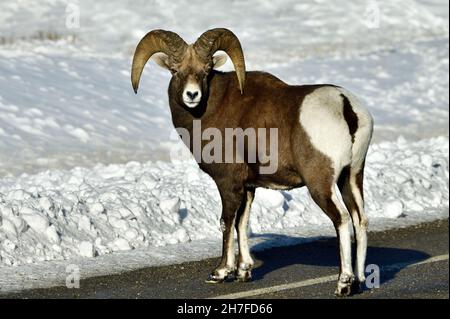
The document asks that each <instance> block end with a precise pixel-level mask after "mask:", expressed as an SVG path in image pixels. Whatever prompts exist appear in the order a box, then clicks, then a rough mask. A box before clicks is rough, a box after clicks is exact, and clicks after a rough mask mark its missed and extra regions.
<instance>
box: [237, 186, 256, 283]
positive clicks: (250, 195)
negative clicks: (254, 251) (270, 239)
mask: <svg viewBox="0 0 450 319" xmlns="http://www.w3.org/2000/svg"><path fill="white" fill-rule="evenodd" d="M254 197H255V189H254V188H249V189H246V194H244V199H243V200H242V203H241V206H240V207H239V210H238V212H237V217H236V221H237V222H236V230H237V234H238V243H239V258H238V265H237V270H236V274H235V279H236V281H239V282H247V281H251V280H252V268H253V265H254V262H253V259H252V257H251V256H250V250H249V247H248V236H247V229H248V219H249V216H250V208H251V205H252V202H253V199H254Z"/></svg>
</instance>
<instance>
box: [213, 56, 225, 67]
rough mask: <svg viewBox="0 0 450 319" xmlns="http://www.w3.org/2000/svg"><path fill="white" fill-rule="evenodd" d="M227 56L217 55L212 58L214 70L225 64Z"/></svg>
mask: <svg viewBox="0 0 450 319" xmlns="http://www.w3.org/2000/svg"><path fill="white" fill-rule="evenodd" d="M227 59H228V57H227V55H226V54H218V55H215V56H214V57H213V65H214V69H218V68H220V67H221V66H222V65H224V64H225V62H227Z"/></svg>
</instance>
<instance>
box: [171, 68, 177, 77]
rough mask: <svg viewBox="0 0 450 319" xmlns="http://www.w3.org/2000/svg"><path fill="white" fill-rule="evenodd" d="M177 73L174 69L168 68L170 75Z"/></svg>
mask: <svg viewBox="0 0 450 319" xmlns="http://www.w3.org/2000/svg"><path fill="white" fill-rule="evenodd" d="M177 72H178V71H177V70H176V69H174V68H170V73H172V74H173V75H175V74H176V73H177Z"/></svg>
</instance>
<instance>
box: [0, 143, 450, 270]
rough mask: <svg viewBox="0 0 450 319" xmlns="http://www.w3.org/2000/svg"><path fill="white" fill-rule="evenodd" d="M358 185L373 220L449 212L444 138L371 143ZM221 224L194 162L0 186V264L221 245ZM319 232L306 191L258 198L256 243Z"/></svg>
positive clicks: (53, 173) (261, 193) (209, 186)
mask: <svg viewBox="0 0 450 319" xmlns="http://www.w3.org/2000/svg"><path fill="white" fill-rule="evenodd" d="M365 178H366V179H365V183H366V194H365V195H366V205H367V213H368V215H369V218H370V219H371V220H376V219H379V218H382V219H384V220H392V219H400V218H408V216H409V215H410V214H413V215H412V216H414V222H421V221H423V220H427V219H429V216H427V215H430V214H431V215H432V214H433V211H442V210H443V209H444V208H446V207H448V201H449V194H448V178H449V169H448V138H443V137H442V138H435V139H430V140H423V141H420V142H416V143H408V142H406V141H405V140H403V139H399V140H398V141H397V142H385V143H381V144H378V145H374V146H372V147H371V149H370V152H369V156H368V161H367V169H366V177H365ZM418 213H420V214H418ZM421 215H423V216H421ZM447 215H448V213H447ZM219 216H220V202H219V195H218V192H217V190H216V188H215V185H214V182H213V181H212V180H211V179H210V178H209V177H208V176H207V175H206V174H203V173H202V172H201V171H200V170H199V169H198V167H197V166H196V164H195V163H192V162H183V163H175V164H172V163H164V162H156V163H153V162H147V163H144V164H141V163H137V162H130V163H128V164H125V165H108V166H104V165H97V166H96V167H94V168H93V169H85V168H74V169H72V170H70V171H60V170H49V171H46V172H42V173H39V174H37V175H30V176H28V175H26V174H23V175H22V176H20V177H16V178H13V177H10V178H4V179H2V180H0V264H3V265H20V264H26V263H34V262H39V261H45V260H62V259H69V258H74V257H78V256H84V257H94V256H101V255H105V254H111V253H114V252H119V251H128V250H132V249H137V248H149V247H161V246H167V247H170V246H171V245H175V244H179V243H186V242H191V241H192V242H196V241H202V240H213V239H216V238H219V237H220V231H219ZM433 217H434V218H436V216H433ZM441 217H442V216H441ZM444 217H445V216H444ZM322 225H328V226H331V223H330V221H329V220H328V218H327V217H326V216H325V215H324V214H323V213H322V212H321V211H320V210H319V209H318V207H317V206H316V205H315V204H314V203H313V202H312V200H311V199H310V197H309V195H308V193H307V191H306V189H297V190H293V191H289V192H277V191H272V190H266V189H258V190H257V195H256V200H255V202H254V204H253V207H252V214H251V218H250V231H251V233H252V234H253V235H254V236H260V235H263V234H266V233H277V232H279V233H283V232H286V231H287V232H289V230H290V229H291V230H292V229H295V228H296V227H300V228H301V229H303V230H305V233H306V236H307V234H308V229H314V228H317V227H318V226H322Z"/></svg>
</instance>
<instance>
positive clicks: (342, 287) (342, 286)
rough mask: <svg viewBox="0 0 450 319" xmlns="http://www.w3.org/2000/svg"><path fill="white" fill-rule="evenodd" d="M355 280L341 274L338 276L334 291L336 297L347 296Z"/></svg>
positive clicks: (351, 290)
mask: <svg viewBox="0 0 450 319" xmlns="http://www.w3.org/2000/svg"><path fill="white" fill-rule="evenodd" d="M354 282H355V277H353V276H348V275H342V276H341V277H340V278H339V281H338V284H337V288H336V291H335V292H334V294H335V295H336V297H348V296H350V295H351V294H352V293H353V285H354Z"/></svg>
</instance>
